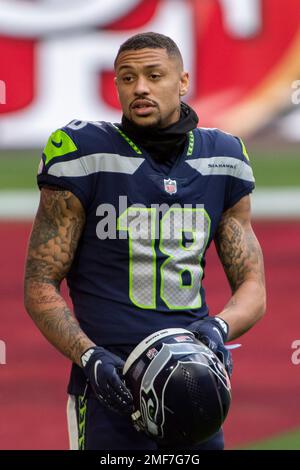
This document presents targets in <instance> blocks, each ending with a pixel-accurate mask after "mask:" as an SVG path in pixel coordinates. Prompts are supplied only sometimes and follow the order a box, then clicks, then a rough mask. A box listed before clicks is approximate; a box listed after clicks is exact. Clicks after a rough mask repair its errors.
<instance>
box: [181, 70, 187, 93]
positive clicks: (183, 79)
mask: <svg viewBox="0 0 300 470" xmlns="http://www.w3.org/2000/svg"><path fill="white" fill-rule="evenodd" d="M188 89H189V74H188V72H182V73H181V77H180V84H179V95H180V96H184V95H186V94H187V92H188Z"/></svg>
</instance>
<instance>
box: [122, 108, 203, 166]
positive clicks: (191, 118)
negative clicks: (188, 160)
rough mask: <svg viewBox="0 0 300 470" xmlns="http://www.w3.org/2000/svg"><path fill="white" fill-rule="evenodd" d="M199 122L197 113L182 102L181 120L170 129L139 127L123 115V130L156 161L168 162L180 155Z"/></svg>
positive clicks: (169, 127)
mask: <svg viewBox="0 0 300 470" xmlns="http://www.w3.org/2000/svg"><path fill="white" fill-rule="evenodd" d="M198 121H199V119H198V116H197V114H196V113H195V111H194V110H193V109H192V108H191V107H190V106H189V105H187V104H186V103H183V102H181V106H180V118H179V120H178V121H177V122H175V123H174V124H171V125H170V126H168V127H165V128H163V129H161V128H158V127H148V128H147V127H142V126H137V125H136V124H134V123H133V122H132V121H130V120H129V119H127V118H126V117H125V116H124V115H123V116H122V129H123V131H124V132H125V133H126V134H127V135H128V136H129V137H130V138H131V139H132V140H133V141H134V142H135V143H136V144H137V145H139V146H141V147H143V148H144V149H145V150H146V151H147V152H148V153H149V154H150V155H151V157H153V158H154V159H155V160H158V161H166V160H169V159H172V158H174V157H177V156H178V155H179V153H180V152H181V151H182V149H183V147H184V145H185V143H186V139H187V133H188V132H190V131H191V130H193V129H195V127H197V124H198Z"/></svg>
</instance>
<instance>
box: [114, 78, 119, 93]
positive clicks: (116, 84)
mask: <svg viewBox="0 0 300 470" xmlns="http://www.w3.org/2000/svg"><path fill="white" fill-rule="evenodd" d="M114 84H115V87H116V89H117V93H118V96H119V90H118V79H117V77H115V78H114Z"/></svg>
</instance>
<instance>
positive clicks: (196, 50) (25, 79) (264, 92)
mask: <svg viewBox="0 0 300 470" xmlns="http://www.w3.org/2000/svg"><path fill="white" fill-rule="evenodd" d="M143 31H157V32H161V33H164V34H166V35H169V36H171V37H172V38H173V39H174V40H175V41H176V42H177V44H178V45H179V47H180V49H181V51H182V53H183V57H184V62H185V67H186V69H187V70H189V71H190V75H191V89H190V92H189V95H188V97H187V101H188V102H189V103H190V104H191V105H192V106H193V107H194V108H195V110H196V111H197V113H198V115H199V118H200V123H199V125H200V126H202V127H219V128H221V129H223V130H225V131H227V132H231V133H233V134H234V135H238V136H240V137H242V138H243V139H244V141H245V143H246V145H247V147H248V151H249V154H250V157H251V162H252V166H253V169H254V173H255V177H256V184H257V188H256V191H255V193H254V194H253V197H252V205H253V215H254V228H255V230H256V233H257V236H258V238H259V240H260V242H261V245H262V248H263V251H264V256H265V264H266V277H267V290H268V309H267V315H266V316H265V318H264V319H263V320H262V321H261V322H260V323H259V324H258V325H256V326H255V327H254V328H253V329H252V330H251V331H250V332H248V333H247V334H246V335H245V336H243V337H242V338H241V340H240V342H241V343H242V347H241V348H240V349H237V350H235V351H234V352H233V357H234V363H235V368H234V375H233V380H232V386H233V404H232V408H231V411H230V415H229V417H228V419H227V421H226V424H225V432H226V437H227V440H226V441H227V448H235V449H236V448H260V449H272V448H273V449H300V409H299V398H300V315H299V314H300V285H299V280H300V3H299V0H85V2H82V1H81V0H0V315H1V316H0V319H1V321H0V403H1V405H0V408H1V420H0V448H1V449H66V448H67V447H68V439H67V428H66V421H65V405H66V384H67V380H68V370H69V363H68V361H67V360H65V359H64V358H63V357H62V356H60V355H59V353H57V352H56V351H55V350H54V349H53V348H52V347H51V346H50V345H49V344H48V343H47V342H46V340H45V339H44V338H43V337H42V336H41V334H40V333H39V331H38V330H37V329H36V327H35V326H34V325H33V323H32V321H31V320H30V318H29V317H28V316H27V314H26V312H25V310H24V307H23V302H22V281H23V266H24V258H25V253H26V245H27V240H28V236H29V233H30V228H31V223H32V219H33V216H34V213H35V211H36V207H37V204H38V197H39V195H38V191H37V188H36V182H35V178H36V172H37V167H38V164H39V160H40V155H41V151H42V147H43V146H44V145H45V143H46V141H47V138H48V136H49V134H50V133H51V132H52V131H53V130H55V129H57V128H58V127H60V126H63V125H65V124H66V123H68V122H69V121H71V120H73V119H80V120H109V121H110V120H111V121H119V120H120V108H119V105H118V102H117V96H116V93H115V89H114V85H113V76H114V74H113V60H114V57H115V55H116V52H117V50H118V47H119V45H120V44H121V43H122V42H123V41H124V40H125V39H127V38H128V37H129V36H131V35H133V34H135V33H137V32H143ZM205 284H206V288H207V296H208V303H209V305H210V308H211V312H212V313H217V312H218V311H219V309H221V308H222V306H223V305H224V303H225V302H226V301H227V300H228V297H229V295H230V293H229V289H228V288H227V284H226V280H225V277H224V274H223V273H222V270H221V267H220V264H219V262H218V260H217V257H216V254H215V251H214V248H213V247H212V248H211V249H210V252H209V255H208V267H207V273H206V278H205Z"/></svg>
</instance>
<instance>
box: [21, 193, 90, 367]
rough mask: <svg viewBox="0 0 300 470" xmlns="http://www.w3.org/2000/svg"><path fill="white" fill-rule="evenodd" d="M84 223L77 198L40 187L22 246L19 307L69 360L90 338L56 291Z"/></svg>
mask: <svg viewBox="0 0 300 470" xmlns="http://www.w3.org/2000/svg"><path fill="white" fill-rule="evenodd" d="M84 223H85V214H84V209H83V207H82V205H81V203H80V201H79V200H78V199H77V197H75V196H74V195H73V194H72V193H71V192H69V191H62V190H55V191H54V190H51V189H47V188H43V189H42V190H41V199H40V205H39V208H38V212H37V215H36V218H35V221H34V225H33V229H32V233H31V237H30V243H29V248H28V255H27V262H26V271H25V282H24V299H25V307H26V309H27V311H28V313H29V315H30V316H31V317H32V319H33V321H34V322H35V323H36V325H37V326H38V328H39V329H40V330H41V332H42V333H43V335H44V336H45V337H46V338H47V339H48V341H50V343H52V344H53V345H54V346H55V347H56V348H57V349H58V350H59V351H61V352H62V353H63V354H64V355H65V356H67V357H68V358H69V359H71V361H73V362H76V363H77V364H78V365H80V356H81V354H82V353H83V352H84V351H86V350H87V349H88V348H90V347H91V346H94V343H93V342H92V341H90V340H89V338H88V337H87V336H86V335H85V333H84V332H83V331H82V330H81V328H80V326H79V324H78V322H77V320H76V319H75V317H74V316H73V315H72V313H71V312H70V309H69V308H68V306H67V304H66V302H65V300H64V299H63V297H62V296H61V295H60V284H61V281H62V280H63V278H64V277H65V276H66V274H67V272H68V270H69V269H70V266H71V264H72V261H73V258H74V254H75V251H76V248H77V244H78V241H79V238H80V236H81V233H82V229H83V226H84Z"/></svg>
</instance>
